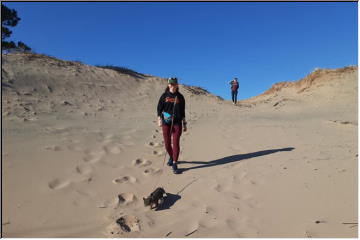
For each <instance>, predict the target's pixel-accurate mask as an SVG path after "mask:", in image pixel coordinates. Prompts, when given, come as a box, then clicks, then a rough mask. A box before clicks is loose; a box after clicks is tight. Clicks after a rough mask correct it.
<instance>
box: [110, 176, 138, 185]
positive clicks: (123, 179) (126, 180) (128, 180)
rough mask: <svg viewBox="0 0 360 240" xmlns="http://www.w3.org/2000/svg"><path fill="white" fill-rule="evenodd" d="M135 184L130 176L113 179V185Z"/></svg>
mask: <svg viewBox="0 0 360 240" xmlns="http://www.w3.org/2000/svg"><path fill="white" fill-rule="evenodd" d="M135 182H136V178H134V177H132V176H124V177H119V178H115V179H114V180H113V183H115V184H118V183H135Z"/></svg>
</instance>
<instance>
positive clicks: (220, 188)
mask: <svg viewBox="0 0 360 240" xmlns="http://www.w3.org/2000/svg"><path fill="white" fill-rule="evenodd" d="M214 189H215V191H217V192H223V191H224V188H223V186H222V185H219V184H216V186H215V187H214Z"/></svg>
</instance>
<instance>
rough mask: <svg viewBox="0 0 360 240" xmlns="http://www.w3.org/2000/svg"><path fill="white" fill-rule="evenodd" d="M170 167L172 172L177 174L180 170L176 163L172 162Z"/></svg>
mask: <svg viewBox="0 0 360 240" xmlns="http://www.w3.org/2000/svg"><path fill="white" fill-rule="evenodd" d="M172 169H173V173H174V174H179V173H180V170H179V169H178V167H177V164H176V163H174V164H173V165H172Z"/></svg>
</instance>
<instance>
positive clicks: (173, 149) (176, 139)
mask: <svg viewBox="0 0 360 240" xmlns="http://www.w3.org/2000/svg"><path fill="white" fill-rule="evenodd" d="M170 128H171V126H170V125H166V124H163V125H162V131H163V136H164V143H165V149H166V151H167V152H168V154H169V156H170V157H171V158H172V159H173V161H174V162H177V160H178V158H179V153H180V136H181V132H182V126H181V124H176V125H173V127H172V132H171V133H170ZM171 136H172V142H173V144H172V146H171Z"/></svg>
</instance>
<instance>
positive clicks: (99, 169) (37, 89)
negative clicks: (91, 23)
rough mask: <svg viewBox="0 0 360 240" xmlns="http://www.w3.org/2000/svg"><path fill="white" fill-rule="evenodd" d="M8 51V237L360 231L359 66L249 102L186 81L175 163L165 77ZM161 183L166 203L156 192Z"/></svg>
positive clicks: (318, 74) (282, 86)
mask: <svg viewBox="0 0 360 240" xmlns="http://www.w3.org/2000/svg"><path fill="white" fill-rule="evenodd" d="M2 58H3V59H2V60H3V65H2V147H3V148H2V186H3V188H2V231H3V237H21V238H22V237H111V238H117V237H122V238H137V237H148V238H153V237H155V238H163V237H164V238H165V237H170V238H172V237H173V238H175V237H176V238H186V237H191V238H202V237H207V238H211V237H217V238H221V237H233V238H238V237H261V238H266V237H297V238H298V237H299V238H306V237H326V238H329V237H346V238H347V237H352V238H355V237H358V225H357V219H358V214H357V212H358V205H357V203H358V185H357V184H358V163H357V158H358V152H357V149H358V148H357V146H358V142H357V139H358V138H357V130H358V119H357V116H358V112H357V109H358V107H357V103H358V101H357V94H358V92H357V89H358V72H357V71H358V68H357V67H346V68H342V69H334V70H331V69H319V70H316V71H314V72H313V73H311V74H310V75H308V76H306V77H305V78H304V79H301V80H299V81H297V82H291V83H289V82H288V83H286V82H283V83H279V84H276V85H274V86H273V87H272V88H271V89H269V90H268V91H267V92H265V93H264V94H262V95H260V96H257V97H254V98H251V99H248V100H246V101H242V102H239V103H238V105H236V106H234V105H233V104H231V102H229V101H224V100H222V99H220V98H218V97H216V96H213V95H212V94H210V93H208V92H206V91H205V90H203V89H201V88H197V87H189V86H183V85H181V86H180V91H181V92H182V94H183V95H184V96H185V98H186V101H187V102H186V114H187V119H188V128H189V129H188V131H187V132H185V133H183V135H182V138H181V154H180V159H179V161H180V163H179V167H180V168H181V169H182V170H183V173H182V174H180V175H174V174H173V173H172V172H171V170H170V169H169V167H168V166H166V164H165V165H164V155H165V151H164V146H163V142H162V133H161V129H160V128H159V127H158V126H157V125H156V106H157V102H158V99H159V96H160V95H161V94H162V92H163V91H164V89H165V87H166V80H165V79H162V78H159V77H154V76H149V75H142V74H121V73H118V72H116V71H114V70H110V69H102V68H98V67H94V66H88V65H84V64H81V63H79V62H69V61H62V60H58V59H55V58H52V57H47V56H43V55H36V54H9V55H3V56H2ZM304 76H305V73H304ZM180 80H181V79H180ZM279 81H281V79H279ZM227 82H228V81H227V80H225V79H224V84H227ZM240 86H241V84H240ZM240 91H241V89H240ZM158 186H162V187H164V189H165V190H166V192H167V193H168V197H167V199H166V201H165V203H164V205H163V206H162V208H161V209H159V210H158V211H154V210H150V209H149V208H148V207H144V204H143V200H142V198H143V197H146V196H148V195H149V194H150V192H151V191H152V190H154V188H155V187H158ZM118 219H121V221H122V222H123V226H125V227H123V228H121V227H120V225H119V224H117V223H116V221H117V220H118Z"/></svg>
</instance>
